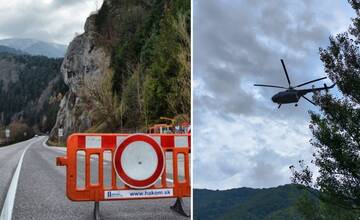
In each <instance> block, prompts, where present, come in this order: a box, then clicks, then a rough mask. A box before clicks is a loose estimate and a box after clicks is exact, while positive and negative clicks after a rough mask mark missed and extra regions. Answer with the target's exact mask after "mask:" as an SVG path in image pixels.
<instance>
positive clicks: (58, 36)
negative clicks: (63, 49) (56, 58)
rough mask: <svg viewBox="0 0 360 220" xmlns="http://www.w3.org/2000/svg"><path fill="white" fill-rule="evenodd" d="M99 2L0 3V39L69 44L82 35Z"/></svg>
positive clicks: (28, 0) (17, 0)
mask: <svg viewBox="0 0 360 220" xmlns="http://www.w3.org/2000/svg"><path fill="white" fill-rule="evenodd" d="M101 4H102V0H76V1H74V0H11V1H9V0H0V5H1V7H0V39H3V38H34V39H38V40H43V41H48V42H55V43H61V44H65V45H68V44H69V43H70V41H71V40H72V39H73V38H74V36H75V33H83V32H84V24H85V21H86V18H87V17H88V16H89V15H90V13H91V12H92V11H95V10H96V8H100V6H101Z"/></svg>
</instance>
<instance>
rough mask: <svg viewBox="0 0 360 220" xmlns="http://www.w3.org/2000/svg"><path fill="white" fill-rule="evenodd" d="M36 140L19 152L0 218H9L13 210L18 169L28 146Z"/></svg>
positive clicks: (6, 219)
mask: <svg viewBox="0 0 360 220" xmlns="http://www.w3.org/2000/svg"><path fill="white" fill-rule="evenodd" d="M37 141H38V139H37V138H36V139H35V140H34V141H32V142H31V143H30V144H28V145H27V146H26V147H25V150H24V151H23V152H22V154H21V157H20V160H19V162H18V165H17V167H16V170H15V173H14V175H13V177H12V179H11V183H10V187H9V190H8V192H7V194H6V198H5V202H4V206H3V209H2V210H1V215H0V220H11V217H12V212H13V208H14V202H15V195H16V190H17V186H18V182H19V176H20V170H21V165H22V162H23V159H24V155H25V153H26V151H27V150H28V149H29V147H30V146H31V145H32V144H34V143H35V142H37Z"/></svg>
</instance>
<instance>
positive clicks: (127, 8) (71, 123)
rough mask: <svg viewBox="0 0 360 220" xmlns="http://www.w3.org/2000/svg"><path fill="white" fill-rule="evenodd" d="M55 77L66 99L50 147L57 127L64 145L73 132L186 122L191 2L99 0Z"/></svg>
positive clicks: (132, 128)
mask: <svg viewBox="0 0 360 220" xmlns="http://www.w3.org/2000/svg"><path fill="white" fill-rule="evenodd" d="M61 73H62V75H63V78H64V81H65V83H66V84H67V85H68V86H69V92H68V93H67V94H66V95H65V97H64V99H63V100H62V102H61V105H60V111H59V113H58V116H57V122H56V125H55V126H54V128H53V130H52V132H51V137H50V140H57V136H56V135H57V130H58V129H59V128H63V129H64V134H65V136H64V137H63V139H62V141H64V140H65V139H66V137H67V136H68V135H69V134H71V133H73V132H84V131H95V132H110V131H111V132H121V131H126V132H136V131H139V130H144V128H146V127H147V126H148V125H149V124H151V123H153V122H156V121H158V120H159V118H160V116H169V117H173V116H174V115H176V114H182V113H184V114H188V115H189V114H190V1H189V0H186V1H184V0H138V1H132V0H105V1H104V3H103V6H102V7H101V9H100V10H99V11H98V12H96V13H93V14H92V15H91V16H90V17H89V18H88V19H87V21H86V23H85V32H84V33H83V34H81V35H79V36H77V37H76V38H75V39H74V40H73V41H72V42H71V43H70V45H69V47H68V51H67V53H66V55H65V58H64V61H63V64H62V66H61ZM103 78H105V81H106V82H107V83H103V81H104V79H103ZM106 78H109V80H107V79H106ZM89 81H90V83H89ZM103 84H105V85H106V88H105V87H104V86H103ZM94 88H95V90H96V91H94ZM98 92H101V93H102V94H101V95H100V96H99V95H94V94H97V93H98Z"/></svg>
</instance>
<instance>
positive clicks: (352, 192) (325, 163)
mask: <svg viewBox="0 0 360 220" xmlns="http://www.w3.org/2000/svg"><path fill="white" fill-rule="evenodd" d="M349 3H350V4H351V6H352V7H353V8H354V10H355V11H356V13H357V17H356V18H354V19H352V21H353V24H352V25H351V26H350V27H349V29H348V31H347V32H345V33H340V34H338V35H336V36H335V37H330V45H329V46H328V47H327V48H326V49H323V48H320V58H321V61H322V62H323V63H324V67H325V72H326V73H327V74H328V76H329V78H330V79H331V80H332V81H333V82H334V83H336V85H337V87H338V89H339V91H340V92H341V94H342V95H336V96H335V95H330V94H326V93H325V94H315V95H314V101H315V102H316V104H317V105H319V106H320V108H321V114H318V113H315V112H311V113H310V114H311V125H310V129H311V131H312V133H313V139H312V140H311V143H312V145H313V146H314V147H315V149H316V151H315V153H314V163H315V165H316V166H317V167H318V168H319V172H320V176H319V177H318V178H317V179H316V181H315V183H314V184H313V183H312V178H311V175H312V173H311V172H310V171H309V169H308V168H307V167H305V168H304V169H303V170H302V171H300V172H299V171H294V182H298V183H302V184H304V185H308V186H310V185H312V184H313V185H312V186H314V187H317V188H318V189H319V190H320V194H319V195H320V199H321V201H322V202H324V203H325V204H328V206H330V205H332V206H335V207H340V208H342V209H344V210H348V211H350V212H352V213H354V212H355V213H357V214H358V215H359V214H360V213H359V210H360V127H359V122H360V51H359V44H360V17H359V16H360V15H359V9H360V1H359V0H349ZM329 210H330V209H329Z"/></svg>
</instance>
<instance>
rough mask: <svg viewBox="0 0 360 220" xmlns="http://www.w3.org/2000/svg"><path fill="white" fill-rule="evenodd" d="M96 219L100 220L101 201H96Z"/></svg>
mask: <svg viewBox="0 0 360 220" xmlns="http://www.w3.org/2000/svg"><path fill="white" fill-rule="evenodd" d="M94 219H95V220H100V203H99V202H95V203H94Z"/></svg>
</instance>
